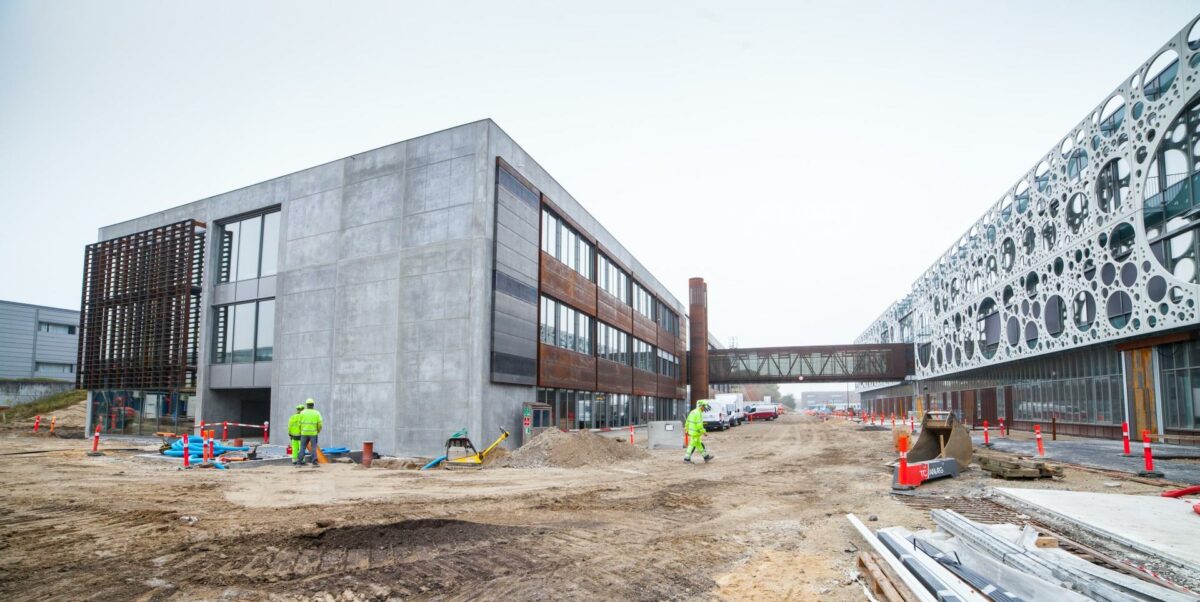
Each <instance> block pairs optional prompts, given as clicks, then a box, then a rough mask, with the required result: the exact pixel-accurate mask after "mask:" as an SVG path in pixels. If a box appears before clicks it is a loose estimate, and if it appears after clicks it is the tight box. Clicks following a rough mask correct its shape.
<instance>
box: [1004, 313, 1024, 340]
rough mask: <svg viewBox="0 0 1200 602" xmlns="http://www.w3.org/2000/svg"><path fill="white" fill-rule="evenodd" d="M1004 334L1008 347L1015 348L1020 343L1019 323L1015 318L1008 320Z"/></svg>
mask: <svg viewBox="0 0 1200 602" xmlns="http://www.w3.org/2000/svg"><path fill="white" fill-rule="evenodd" d="M1005 330H1006V331H1007V332H1006V334H1007V335H1008V346H1009V347H1016V346H1017V345H1019V344H1020V343H1021V322H1020V321H1019V320H1017V318H1016V317H1012V318H1009V319H1008V325H1007V326H1005Z"/></svg>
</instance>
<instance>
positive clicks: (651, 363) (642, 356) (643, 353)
mask: <svg viewBox="0 0 1200 602" xmlns="http://www.w3.org/2000/svg"><path fill="white" fill-rule="evenodd" d="M657 359H658V358H657V356H655V354H654V346H653V345H651V344H650V343H647V342H645V341H643V340H641V339H637V338H635V339H633V367H634V368H637V369H639V370H645V371H646V372H657V371H658V370H657V367H658V362H657Z"/></svg>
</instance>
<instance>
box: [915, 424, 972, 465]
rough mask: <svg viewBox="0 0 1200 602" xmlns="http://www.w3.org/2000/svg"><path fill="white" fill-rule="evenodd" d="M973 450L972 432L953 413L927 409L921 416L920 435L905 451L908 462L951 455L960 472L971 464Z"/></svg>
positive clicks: (949, 456)
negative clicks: (928, 410)
mask: <svg viewBox="0 0 1200 602" xmlns="http://www.w3.org/2000/svg"><path fill="white" fill-rule="evenodd" d="M974 450H975V447H974V445H973V444H972V443H971V433H970V432H969V431H967V427H965V426H963V424H962V423H961V422H959V421H958V418H957V417H956V416H955V415H954V414H953V413H951V412H946V411H942V410H937V411H930V412H926V413H925V416H923V417H922V418H921V435H920V436H919V437H917V442H916V443H914V444H913V445H912V449H910V450H909V451H908V461H909V462H924V461H925V460H933V459H935V458H954V461H955V462H957V463H958V469H959V470H960V471H963V470H966V469H967V467H968V466H970V464H971V454H972V453H974Z"/></svg>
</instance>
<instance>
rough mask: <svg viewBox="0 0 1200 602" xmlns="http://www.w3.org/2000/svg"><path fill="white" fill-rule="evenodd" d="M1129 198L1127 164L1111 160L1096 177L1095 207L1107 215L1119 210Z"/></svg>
mask: <svg viewBox="0 0 1200 602" xmlns="http://www.w3.org/2000/svg"><path fill="white" fill-rule="evenodd" d="M1127 198H1129V163H1128V162H1127V161H1125V159H1113V160H1112V161H1109V162H1108V163H1105V164H1104V167H1101V168H1100V173H1099V174H1097V175H1096V205H1097V206H1098V207H1099V208H1100V210H1101V211H1103V212H1105V213H1107V212H1109V211H1111V210H1113V209H1119V208H1120V207H1121V205H1122V204H1124V202H1125V200H1126V199H1127Z"/></svg>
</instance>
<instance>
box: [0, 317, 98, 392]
mask: <svg viewBox="0 0 1200 602" xmlns="http://www.w3.org/2000/svg"><path fill="white" fill-rule="evenodd" d="M78 327H79V312H78V311H74V310H70V309H58V308H56V307H43V306H40V305H29V304H26V303H15V302H12V301H0V379H34V378H53V379H56V380H62V381H74V380H75V362H76V360H77V358H76V354H77V352H78V344H79V337H78V334H77V332H76V329H78Z"/></svg>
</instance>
